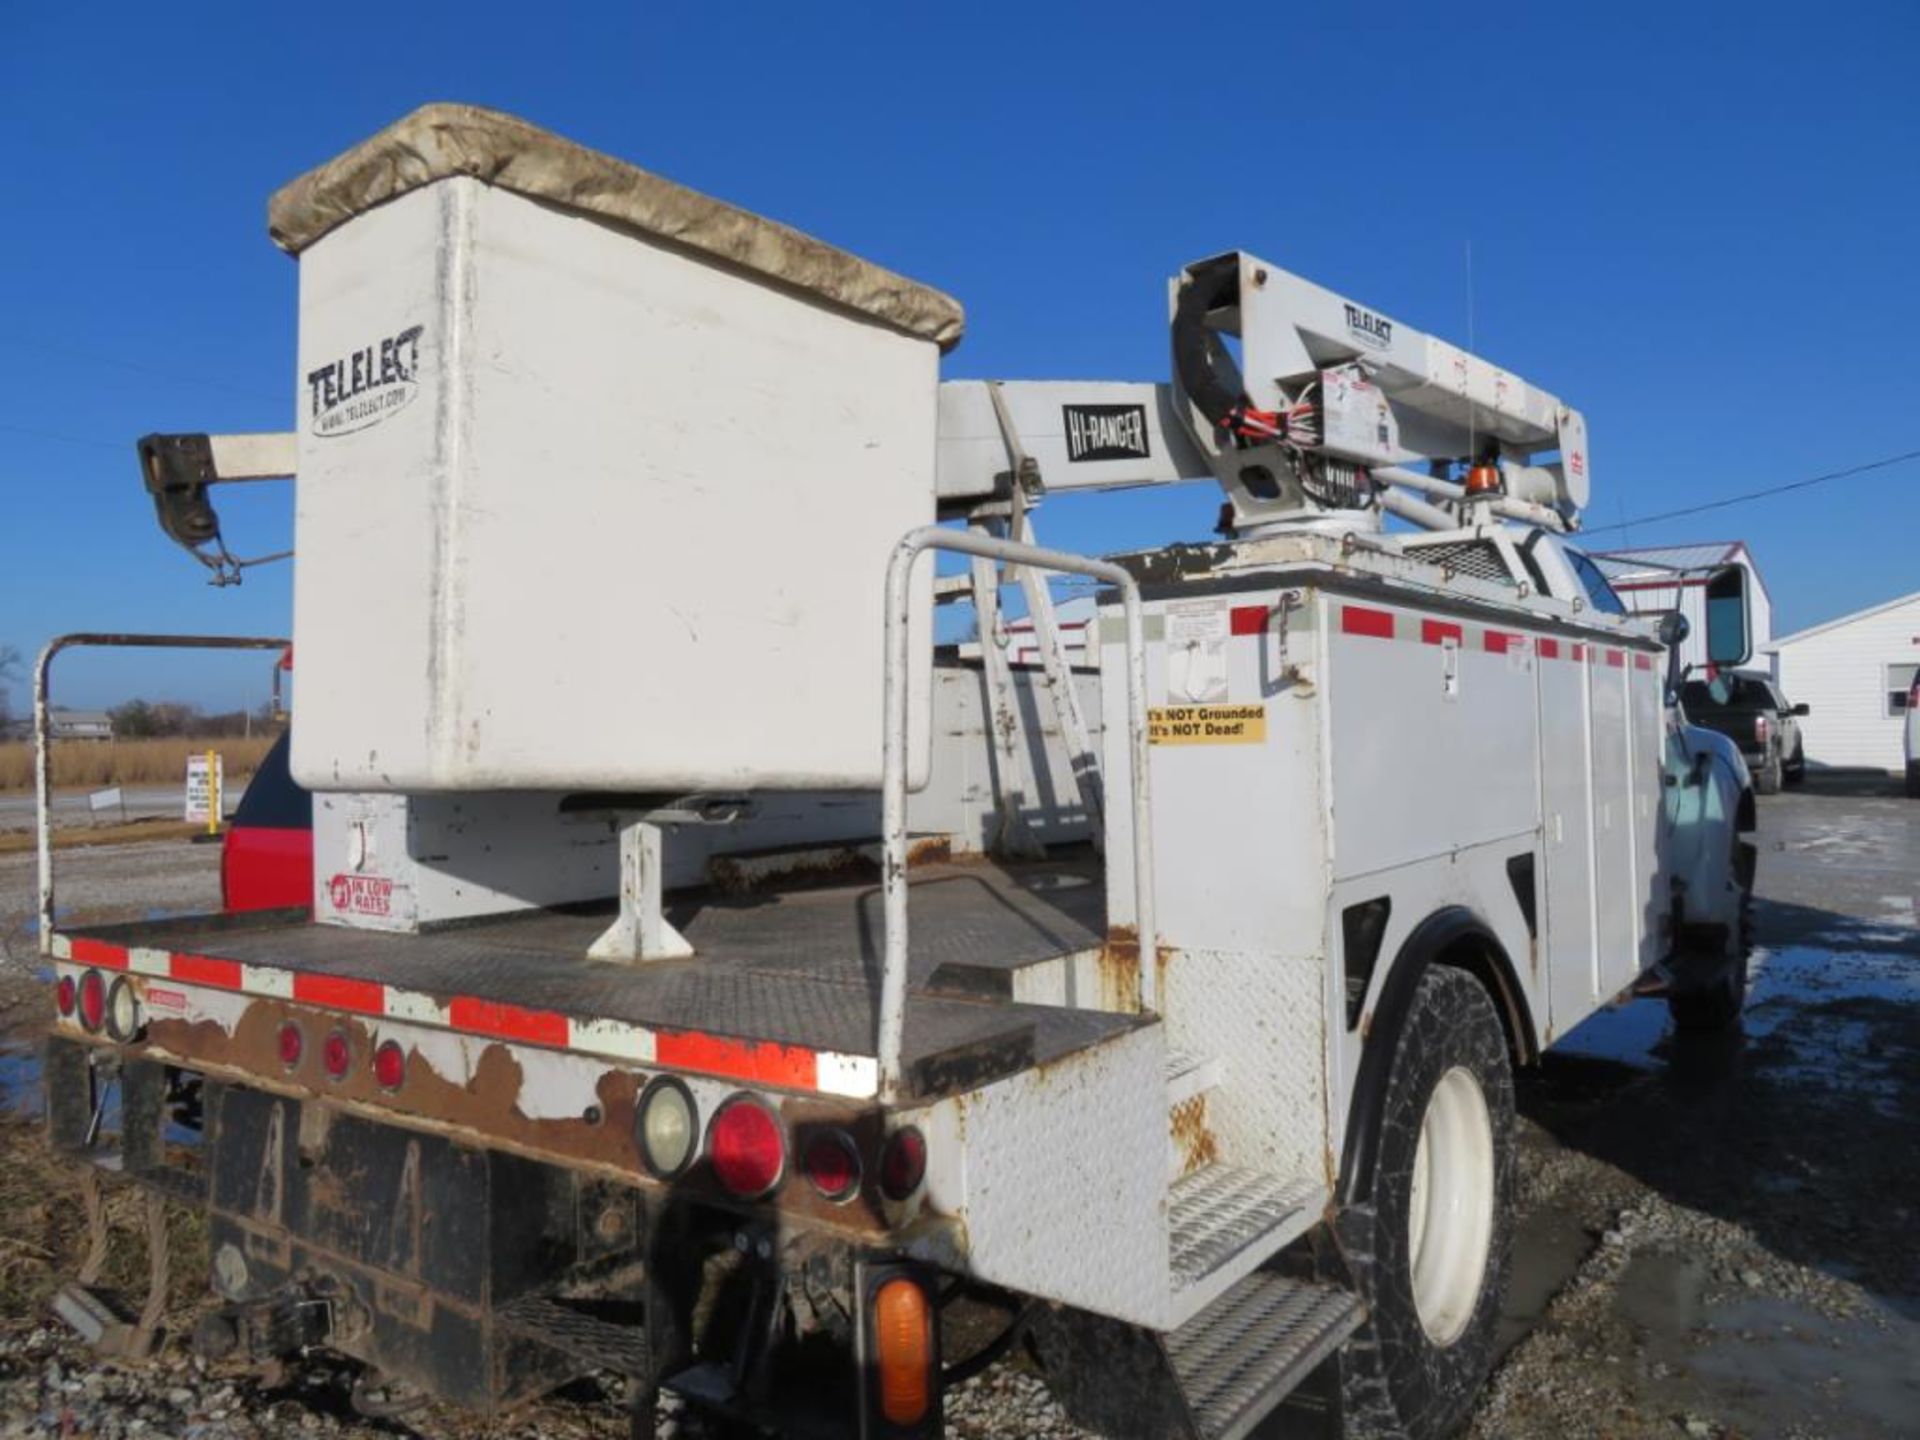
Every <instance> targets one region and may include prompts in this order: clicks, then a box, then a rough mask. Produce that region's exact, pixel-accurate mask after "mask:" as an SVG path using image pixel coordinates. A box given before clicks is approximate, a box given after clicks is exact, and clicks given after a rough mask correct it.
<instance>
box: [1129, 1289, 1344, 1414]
mask: <svg viewBox="0 0 1920 1440" xmlns="http://www.w3.org/2000/svg"><path fill="white" fill-rule="evenodd" d="M1365 1318H1366V1312H1365V1310H1364V1308H1363V1307H1362V1306H1361V1304H1360V1298H1359V1297H1358V1296H1357V1295H1353V1294H1351V1293H1349V1292H1348V1291H1345V1290H1336V1289H1334V1288H1332V1287H1331V1286H1327V1285H1316V1284H1313V1283H1311V1282H1309V1281H1305V1280H1289V1279H1288V1278H1287V1277H1285V1276H1284V1275H1275V1274H1271V1273H1269V1272H1268V1271H1265V1270H1256V1271H1255V1272H1254V1273H1253V1274H1251V1275H1248V1276H1246V1277H1245V1278H1244V1279H1242V1280H1240V1281H1239V1282H1237V1283H1236V1284H1234V1285H1233V1286H1232V1287H1231V1288H1230V1289H1229V1290H1228V1291H1227V1292H1226V1293H1225V1294H1224V1295H1222V1296H1221V1297H1220V1298H1219V1299H1218V1300H1216V1301H1214V1302H1213V1304H1211V1305H1209V1306H1208V1307H1207V1308H1206V1309H1205V1310H1202V1311H1201V1312H1200V1313H1199V1314H1198V1315H1196V1316H1194V1317H1193V1318H1192V1319H1191V1320H1189V1321H1188V1322H1187V1323H1186V1324H1184V1325H1182V1326H1181V1327H1180V1328H1179V1329H1178V1330H1174V1331H1171V1332H1170V1333H1169V1334H1168V1335H1167V1336H1166V1337H1165V1340H1164V1344H1165V1346H1166V1352H1167V1360H1168V1362H1169V1363H1170V1364H1171V1365H1172V1366H1173V1372H1174V1374H1175V1375H1176V1376H1178V1377H1179V1380H1180V1389H1181V1392H1182V1393H1183V1394H1184V1396H1185V1397H1186V1402H1187V1412H1188V1415H1189V1417H1190V1418H1191V1420H1192V1422H1193V1428H1194V1433H1195V1434H1196V1435H1198V1436H1199V1437H1200V1440H1240V1437H1241V1436H1244V1435H1246V1434H1247V1433H1248V1432H1249V1431H1251V1430H1252V1429H1253V1427H1254V1426H1255V1425H1257V1424H1259V1423H1260V1422H1261V1421H1262V1420H1264V1419H1265V1418H1266V1417H1267V1416H1268V1415H1269V1414H1271V1413H1272V1411H1273V1409H1274V1407H1275V1406H1277V1405H1278V1404H1279V1403H1280V1402H1281V1401H1282V1400H1284V1399H1286V1397H1287V1396H1288V1395H1289V1394H1291V1393H1292V1392H1293V1391H1294V1390H1295V1389H1296V1388H1297V1387H1298V1386H1299V1384H1300V1382H1301V1381H1303V1380H1305V1379H1306V1378H1307V1376H1308V1375H1309V1374H1311V1373H1312V1372H1313V1369H1314V1367H1315V1366H1317V1365H1319V1364H1320V1362H1321V1361H1323V1360H1325V1359H1326V1358H1327V1357H1328V1356H1329V1355H1331V1354H1332V1353H1333V1352H1334V1351H1335V1350H1336V1349H1338V1348H1339V1346H1340V1344H1341V1343H1342V1342H1343V1341H1344V1340H1345V1339H1346V1338H1347V1337H1348V1336H1349V1335H1351V1334H1352V1333H1353V1332H1354V1331H1355V1330H1357V1329H1358V1328H1359V1327H1360V1322H1361V1321H1362V1320H1363V1319H1365Z"/></svg>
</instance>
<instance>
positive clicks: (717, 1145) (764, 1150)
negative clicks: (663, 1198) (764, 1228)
mask: <svg viewBox="0 0 1920 1440" xmlns="http://www.w3.org/2000/svg"><path fill="white" fill-rule="evenodd" d="M707 1158H708V1159H710V1160H711V1161H712V1162H713V1173H714V1175H715V1176H716V1177H718V1179H719V1181H720V1183H721V1184H722V1185H724V1186H725V1187H726V1188H727V1190H728V1192H729V1193H730V1194H733V1195H736V1196H738V1197H739V1198H740V1199H742V1200H757V1199H759V1198H760V1197H761V1196H762V1195H765V1194H766V1193H767V1192H768V1191H769V1190H771V1189H773V1187H774V1186H775V1185H777V1184H779V1183H780V1172H781V1171H782V1170H783V1169H785V1168H786V1163H787V1147H786V1142H785V1140H784V1139H783V1138H782V1137H781V1134H780V1122H779V1121H778V1120H776V1119H774V1118H773V1112H772V1111H770V1110H768V1109H767V1107H766V1106H764V1105H762V1104H761V1103H760V1102H759V1101H758V1100H755V1099H754V1098H753V1097H752V1096H750V1095H736V1096H734V1097H733V1098H732V1099H731V1100H729V1101H727V1102H726V1104H724V1105H722V1106H721V1107H720V1109H719V1111H718V1112H717V1113H716V1114H715V1115H714V1117H713V1125H712V1127H711V1128H710V1129H709V1130H708V1131H707Z"/></svg>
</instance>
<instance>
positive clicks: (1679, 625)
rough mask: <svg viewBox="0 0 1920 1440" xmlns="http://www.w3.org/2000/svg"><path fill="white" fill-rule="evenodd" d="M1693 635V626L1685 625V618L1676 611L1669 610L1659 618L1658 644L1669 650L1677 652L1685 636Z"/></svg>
mask: <svg viewBox="0 0 1920 1440" xmlns="http://www.w3.org/2000/svg"><path fill="white" fill-rule="evenodd" d="M1692 633H1693V626H1691V625H1689V624H1688V623H1687V617H1686V616H1684V615H1682V614H1681V613H1680V612H1679V611H1678V610H1669V611H1667V613H1666V614H1664V615H1662V616H1661V617H1660V643H1661V644H1662V645H1664V646H1666V647H1667V649H1669V650H1678V649H1679V648H1680V646H1681V644H1682V643H1683V642H1684V641H1685V640H1686V638H1687V636H1689V635H1691V634H1692Z"/></svg>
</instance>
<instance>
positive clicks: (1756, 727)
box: [1753, 715, 1773, 745]
mask: <svg viewBox="0 0 1920 1440" xmlns="http://www.w3.org/2000/svg"><path fill="white" fill-rule="evenodd" d="M1772 733H1773V727H1772V726H1771V725H1770V724H1768V723H1767V717H1766V716H1764V715H1756V716H1754V717H1753V738H1754V739H1755V740H1756V741H1757V742H1759V743H1760V744H1762V745H1764V744H1766V743H1767V736H1769V735H1770V734H1772Z"/></svg>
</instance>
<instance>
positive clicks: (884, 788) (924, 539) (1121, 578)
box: [877, 525, 1159, 1103]
mask: <svg viewBox="0 0 1920 1440" xmlns="http://www.w3.org/2000/svg"><path fill="white" fill-rule="evenodd" d="M928 550H948V551H953V552H956V553H958V554H962V555H977V556H981V557H984V558H986V559H989V560H1001V561H1005V562H1007V563H1009V564H1013V565H1022V566H1031V567H1032V568H1034V569H1038V570H1055V571H1062V572H1065V573H1068V574H1073V575H1088V576H1091V577H1092V578H1094V579H1096V580H1104V581H1106V582H1107V583H1108V584H1109V585H1112V586H1113V587H1114V588H1115V589H1117V590H1118V591H1119V592H1120V600H1121V604H1122V606H1123V607H1124V609H1125V612H1126V625H1127V719H1128V747H1127V750H1128V761H1129V765H1128V769H1129V772H1130V775H1131V778H1132V781H1133V783H1132V786H1131V787H1130V788H1131V791H1132V801H1133V856H1132V870H1133V873H1132V877H1131V878H1132V882H1133V884H1132V888H1133V897H1134V902H1133V903H1134V925H1135V933H1136V935H1137V937H1138V940H1139V948H1140V974H1139V1003H1140V1008H1141V1009H1142V1010H1151V1009H1152V1008H1153V1007H1154V1005H1155V1004H1156V1003H1157V998H1158V997H1157V995H1156V993H1155V991H1156V977H1157V974H1158V968H1159V967H1158V959H1157V956H1158V943H1157V942H1158V936H1157V932H1156V931H1155V929H1154V914H1153V837H1152V834H1151V830H1150V825H1151V821H1150V818H1149V817H1150V815H1151V806H1150V805H1149V803H1148V785H1149V777H1148V770H1149V765H1150V760H1151V750H1150V748H1149V744H1148V730H1147V724H1148V720H1147V649H1146V625H1145V622H1144V620H1143V618H1142V612H1141V607H1140V586H1139V584H1138V583H1137V582H1136V581H1135V580H1134V578H1133V576H1131V575H1129V574H1128V573H1127V572H1126V571H1125V570H1123V569H1121V568H1120V567H1119V566H1118V565H1115V564H1113V563H1111V562H1110V561H1106V560H1089V559H1087V558H1086V557H1085V556H1081V555H1069V554H1067V553H1066V552H1064V551H1060V550H1044V549H1041V548H1040V547H1038V546H1035V545H1022V544H1020V543H1018V542H1016V541H1012V540H1002V539H1000V538H998V537H997V536H991V535H978V534H974V533H972V532H970V531H964V530H947V529H943V528H941V527H940V526H938V525H928V526H924V527H922V528H921V529H918V530H914V531H911V532H910V533H908V534H907V535H906V536H905V538H903V539H902V540H901V541H900V543H899V544H898V545H896V546H895V547H894V551H893V556H892V558H891V559H890V560H889V561H888V562H887V636H886V643H887V650H886V664H885V671H884V683H885V736H884V744H885V749H884V751H883V753H882V759H881V780H880V784H881V827H882V842H881V874H880V884H881V895H882V900H883V902H884V910H883V914H884V917H885V919H884V941H883V945H882V951H881V954H882V969H881V974H880V1025H879V1035H878V1037H877V1049H878V1052H879V1056H878V1061H879V1072H880V1073H879V1091H880V1099H881V1100H882V1102H883V1103H884V1102H891V1101H893V1100H895V1099H896V1098H898V1094H899V1087H900V1046H901V1035H902V1032H903V1031H904V1029H905V1026H906V1006H907V715H908V709H909V706H908V703H907V702H908V695H909V691H910V688H911V687H910V683H909V674H910V669H911V660H912V655H911V650H912V646H911V645H910V643H909V640H910V634H909V626H908V621H909V619H910V618H911V610H912V584H911V582H912V579H913V566H914V562H915V561H916V560H918V559H919V558H920V556H921V554H922V553H924V552H925V551H928ZM983 638H984V639H985V640H986V642H987V643H989V644H991V643H992V641H991V637H983ZM1111 863H1112V861H1111V857H1109V864H1111ZM1108 904H1109V906H1111V904H1112V889H1111V887H1109V889H1108Z"/></svg>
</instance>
